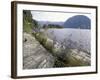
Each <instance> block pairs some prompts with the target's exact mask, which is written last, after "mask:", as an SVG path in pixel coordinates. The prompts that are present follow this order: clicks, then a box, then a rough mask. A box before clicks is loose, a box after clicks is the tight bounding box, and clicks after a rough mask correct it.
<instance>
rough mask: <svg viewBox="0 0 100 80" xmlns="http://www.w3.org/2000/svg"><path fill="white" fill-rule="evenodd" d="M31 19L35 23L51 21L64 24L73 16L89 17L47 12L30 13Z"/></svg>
mask: <svg viewBox="0 0 100 80" xmlns="http://www.w3.org/2000/svg"><path fill="white" fill-rule="evenodd" d="M31 13H32V17H33V19H35V20H37V21H51V22H65V21H66V20H67V19H68V18H70V17H72V16H75V15H84V16H87V17H89V18H90V17H91V15H90V14H86V13H76V12H75V13H72V12H48V11H31Z"/></svg>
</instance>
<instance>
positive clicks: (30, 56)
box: [23, 33, 54, 69]
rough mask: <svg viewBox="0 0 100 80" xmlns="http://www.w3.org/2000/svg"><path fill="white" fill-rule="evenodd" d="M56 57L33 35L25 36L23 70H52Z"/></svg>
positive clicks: (25, 34)
mask: <svg viewBox="0 0 100 80" xmlns="http://www.w3.org/2000/svg"><path fill="white" fill-rule="evenodd" d="M53 65H54V57H53V56H52V55H51V53H49V52H48V51H47V50H46V49H45V48H44V47H43V46H42V45H41V44H40V43H39V42H38V41H37V40H36V39H35V38H34V36H32V35H31V34H27V33H24V34H23V69H35V68H52V67H53Z"/></svg>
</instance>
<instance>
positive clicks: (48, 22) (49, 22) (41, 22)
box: [38, 21, 64, 26]
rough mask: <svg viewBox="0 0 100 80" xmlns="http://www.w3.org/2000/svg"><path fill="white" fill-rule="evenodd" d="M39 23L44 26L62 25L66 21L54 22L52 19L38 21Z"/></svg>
mask: <svg viewBox="0 0 100 80" xmlns="http://www.w3.org/2000/svg"><path fill="white" fill-rule="evenodd" d="M38 24H39V25H41V26H43V25H44V24H46V25H48V24H55V25H60V26H62V25H63V24H64V22H52V21H38Z"/></svg>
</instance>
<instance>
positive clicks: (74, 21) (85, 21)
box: [63, 15, 91, 29]
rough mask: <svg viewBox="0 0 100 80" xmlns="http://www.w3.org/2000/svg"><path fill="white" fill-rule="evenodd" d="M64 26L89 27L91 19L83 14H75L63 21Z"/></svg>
mask: <svg viewBox="0 0 100 80" xmlns="http://www.w3.org/2000/svg"><path fill="white" fill-rule="evenodd" d="M63 26H64V27H65V28H80V29H91V20H90V19H89V18H88V17H87V16H84V15H76V16H73V17H71V18H69V19H68V20H66V21H65V23H64V25H63Z"/></svg>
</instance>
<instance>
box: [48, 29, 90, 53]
mask: <svg viewBox="0 0 100 80" xmlns="http://www.w3.org/2000/svg"><path fill="white" fill-rule="evenodd" d="M46 34H47V35H48V37H49V38H51V39H53V40H54V39H56V41H57V42H58V43H62V42H63V43H64V45H66V46H68V47H70V48H74V49H81V50H84V51H87V52H89V53H90V50H91V49H90V48H91V30H90V29H73V28H64V29H48V30H47V31H46Z"/></svg>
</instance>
